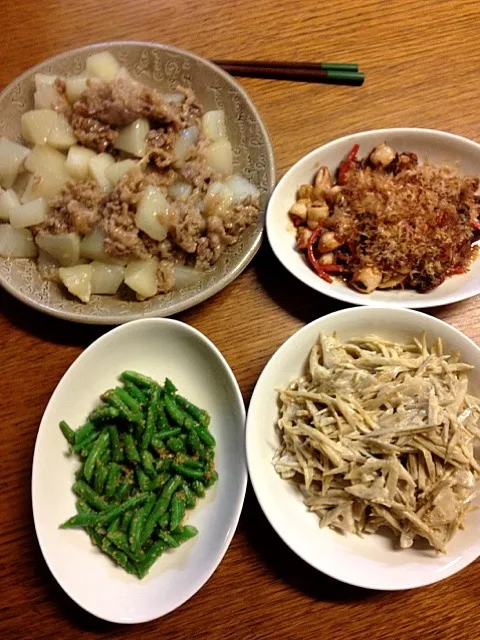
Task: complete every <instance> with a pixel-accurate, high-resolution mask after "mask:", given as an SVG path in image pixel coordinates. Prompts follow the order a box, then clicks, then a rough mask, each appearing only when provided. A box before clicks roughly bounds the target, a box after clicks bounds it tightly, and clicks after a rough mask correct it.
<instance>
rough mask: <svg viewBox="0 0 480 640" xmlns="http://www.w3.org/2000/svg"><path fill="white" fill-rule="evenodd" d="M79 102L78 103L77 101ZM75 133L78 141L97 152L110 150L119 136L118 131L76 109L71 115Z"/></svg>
mask: <svg viewBox="0 0 480 640" xmlns="http://www.w3.org/2000/svg"><path fill="white" fill-rule="evenodd" d="M75 104H77V103H75ZM71 125H72V129H73V135H74V136H75V137H76V138H77V140H78V142H79V143H80V144H82V145H83V146H84V147H87V148H88V149H93V151H96V152H97V153H102V151H107V150H109V149H110V148H111V147H112V146H113V145H114V144H115V140H116V139H117V138H118V131H116V130H115V129H113V128H112V127H111V126H110V125H108V124H104V123H103V122H100V121H99V120H96V119H95V118H92V117H90V116H84V115H81V114H80V113H78V112H76V111H75V110H74V112H73V114H72V117H71Z"/></svg>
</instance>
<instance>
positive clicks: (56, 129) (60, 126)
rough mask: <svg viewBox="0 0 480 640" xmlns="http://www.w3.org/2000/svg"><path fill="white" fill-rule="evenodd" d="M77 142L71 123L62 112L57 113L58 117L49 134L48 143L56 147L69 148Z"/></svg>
mask: <svg viewBox="0 0 480 640" xmlns="http://www.w3.org/2000/svg"><path fill="white" fill-rule="evenodd" d="M76 142H77V139H76V138H75V136H74V135H73V129H72V127H71V126H70V123H69V122H68V120H67V119H66V117H65V116H64V115H63V114H62V113H57V119H56V121H55V124H54V125H53V129H52V130H51V131H50V133H49V135H48V138H47V143H48V144H49V145H51V146H52V147H55V148H56V149H69V148H70V147H71V146H72V145H74V144H76Z"/></svg>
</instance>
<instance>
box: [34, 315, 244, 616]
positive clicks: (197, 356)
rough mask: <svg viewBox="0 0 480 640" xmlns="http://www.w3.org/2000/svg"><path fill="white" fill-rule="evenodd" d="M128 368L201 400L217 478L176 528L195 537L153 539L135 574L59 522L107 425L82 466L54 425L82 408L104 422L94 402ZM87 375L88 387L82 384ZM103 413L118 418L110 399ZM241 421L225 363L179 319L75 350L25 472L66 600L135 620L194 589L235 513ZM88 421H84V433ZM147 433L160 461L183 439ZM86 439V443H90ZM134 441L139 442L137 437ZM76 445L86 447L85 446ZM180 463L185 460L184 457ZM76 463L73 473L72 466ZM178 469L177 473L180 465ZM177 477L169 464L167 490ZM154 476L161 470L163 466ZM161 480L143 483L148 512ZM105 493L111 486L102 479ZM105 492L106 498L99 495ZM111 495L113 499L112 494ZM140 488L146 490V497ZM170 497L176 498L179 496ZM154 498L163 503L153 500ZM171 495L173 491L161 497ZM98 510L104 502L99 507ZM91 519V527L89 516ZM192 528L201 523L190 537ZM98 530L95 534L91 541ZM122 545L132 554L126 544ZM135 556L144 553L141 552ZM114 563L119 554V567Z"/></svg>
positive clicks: (169, 606) (122, 331) (78, 418)
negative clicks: (150, 555)
mask: <svg viewBox="0 0 480 640" xmlns="http://www.w3.org/2000/svg"><path fill="white" fill-rule="evenodd" d="M132 369H133V370H136V371H138V372H141V373H142V374H144V375H146V376H149V377H151V378H153V379H155V380H159V381H162V383H163V381H164V380H165V378H166V377H169V378H171V379H172V380H174V381H175V382H176V384H177V385H178V387H179V391H180V390H181V391H182V393H183V394H184V395H185V397H186V398H188V400H189V401H191V402H192V403H194V404H195V405H197V407H202V409H204V410H205V415H207V412H208V414H209V416H210V424H209V427H208V429H209V432H210V433H211V435H212V436H213V438H214V440H215V441H216V445H215V457H214V465H215V469H216V472H217V473H218V480H217V481H216V482H215V483H214V484H213V486H211V488H209V489H208V490H207V491H206V495H205V497H204V498H203V499H199V500H198V501H197V504H196V506H195V507H194V508H193V509H191V510H188V509H187V511H186V514H185V515H184V520H183V525H184V526H183V528H182V527H180V528H177V527H175V528H174V531H177V532H178V533H180V532H182V531H183V532H185V533H186V534H187V537H188V535H189V533H193V534H194V537H193V538H192V539H185V542H184V543H183V544H182V545H181V546H180V547H179V548H172V549H170V550H167V548H166V547H164V546H163V544H162V542H161V540H159V541H157V543H156V547H154V550H153V552H154V553H155V549H156V550H157V551H160V552H162V553H161V556H160V557H159V558H158V559H157V560H156V562H155V563H154V564H153V565H152V566H151V567H150V568H149V573H148V575H146V576H145V577H143V579H142V580H140V579H139V576H140V577H142V575H145V574H144V573H143V571H140V573H137V574H136V571H133V573H127V572H126V571H125V570H124V569H127V571H129V570H130V567H131V565H130V564H129V563H127V560H126V556H124V555H123V554H122V553H121V552H120V554H119V550H118V549H117V550H116V551H113V556H111V557H109V555H108V551H109V549H110V546H105V544H103V546H102V543H101V542H99V546H102V549H103V550H104V551H105V552H106V553H102V551H101V550H100V548H99V546H97V547H96V546H94V545H92V543H91V541H90V540H89V537H88V535H86V533H85V530H84V529H83V528H79V527H76V526H75V527H72V528H60V525H61V524H62V523H64V522H65V521H66V520H68V519H69V518H70V517H71V516H73V515H74V514H75V512H76V508H75V504H76V500H77V499H78V496H79V494H78V492H77V495H75V493H74V492H73V491H72V484H73V483H74V482H77V483H78V482H80V485H81V486H80V485H78V484H77V487H76V489H78V488H80V492H82V487H83V490H85V485H86V483H87V481H88V480H89V479H91V476H92V475H93V470H94V469H97V471H98V469H99V466H98V464H96V465H95V456H98V455H99V454H101V452H102V451H101V446H102V439H103V438H105V433H106V431H107V430H106V429H103V431H102V432H101V436H100V437H99V438H98V439H97V446H96V449H91V455H90V457H87V458H86V459H85V458H83V462H84V465H83V466H81V464H80V462H79V460H78V458H77V456H76V455H73V454H71V453H70V454H69V449H70V448H69V446H68V442H67V441H66V440H65V438H64V436H63V435H62V432H61V430H60V429H59V423H60V422H61V421H65V423H68V424H69V425H72V426H73V425H74V426H75V427H77V426H78V425H81V424H84V423H85V421H86V418H87V416H89V415H90V418H91V420H93V421H95V420H97V419H100V420H102V418H101V417H100V416H99V415H98V411H97V417H95V416H92V415H91V412H92V410H94V409H95V407H98V405H99V403H98V398H99V396H100V395H101V394H104V392H105V390H106V389H107V388H109V387H115V386H117V385H118V384H119V383H118V377H119V375H120V374H121V373H122V372H123V371H125V370H132ZM127 376H128V374H127ZM87 380H88V384H86V383H85V381H87ZM126 388H127V387H126ZM104 397H105V398H106V396H105V395H104ZM124 397H125V396H124ZM129 402H131V399H130V400H129ZM116 406H120V407H121V403H120V404H119V403H118V401H117V403H116ZM101 410H102V411H105V410H107V411H110V413H111V414H112V415H111V416H110V418H109V421H110V422H112V421H113V422H114V421H115V416H117V419H118V411H117V410H115V411H113V412H112V407H111V406H107V405H104V406H102V407H101ZM104 418H105V416H104ZM244 420H245V409H244V405H243V400H242V397H241V394H240V390H239V388H238V384H237V382H236V380H235V377H234V375H233V373H232V372H231V370H230V368H229V367H228V364H227V363H226V362H225V360H224V358H223V357H222V355H221V354H220V352H219V351H218V350H217V349H216V348H215V346H214V345H213V344H212V343H211V342H210V341H209V340H208V339H207V338H205V337H204V336H203V335H202V334H201V333H200V332H198V331H196V330H195V329H193V328H191V327H188V326H187V325H185V324H182V323H180V322H178V321H175V320H167V319H159V318H156V319H155V318H152V319H145V320H138V321H135V322H132V323H128V324H126V325H123V326H121V327H118V328H117V329H114V330H113V331H111V332H109V333H107V334H106V335H104V336H103V337H102V338H100V339H98V340H97V341H96V342H94V343H93V344H92V345H91V346H90V347H89V348H88V349H86V350H85V351H84V352H83V353H82V355H81V356H80V357H79V358H78V359H77V360H76V361H75V362H74V363H73V364H72V366H71V367H70V369H69V370H68V371H67V373H66V374H65V375H64V376H63V378H62V380H61V381H60V383H59V385H58V386H57V388H56V390H55V392H54V394H53V396H52V398H51V400H50V402H49V404H48V406H47V408H46V410H45V414H44V416H43V418H42V422H41V424H40V428H39V431H38V436H37V442H36V446H35V454H34V460H33V471H32V504H33V514H34V521H35V528H36V532H37V536H38V540H39V543H40V547H41V550H42V553H43V555H44V557H45V560H46V562H47V564H48V566H49V568H50V570H51V571H52V573H53V575H54V576H55V578H56V579H57V580H58V582H59V584H60V585H61V586H62V588H63V589H64V590H65V591H66V593H67V594H68V595H69V596H70V597H71V598H72V599H73V600H75V601H76V602H77V603H78V604H79V605H80V606H82V607H83V608H84V609H86V610H87V611H89V612H91V613H92V614H94V615H96V616H97V617H99V618H103V619H105V620H109V621H112V622H122V623H137V622H144V621H147V620H152V619H154V618H158V617H160V616H162V615H165V614H166V613H168V612H169V611H172V610H173V609H175V608H176V607H178V606H180V605H181V604H182V603H183V602H185V601H186V600H188V599H189V598H190V597H191V596H192V595H193V594H194V593H195V592H196V591H197V590H198V589H200V588H201V586H202V585H203V584H204V583H205V582H206V580H208V578H209V577H210V575H211V574H212V573H213V572H214V571H215V569H216V567H217V565H218V564H219V562H220V561H221V559H222V557H223V555H224V553H225V552H226V550H227V547H228V545H229V543H230V540H231V539H232V536H233V534H234V532H235V528H236V525H237V522H238V518H239V516H240V511H241V508H242V504H243V499H244V495H245V489H246V479H247V471H246V464H245V458H244ZM102 424H106V423H105V422H104V423H102ZM62 426H63V431H64V434H66V436H67V437H68V438H69V437H70V435H71V434H69V432H68V429H67V428H66V426H65V424H63V423H62ZM89 428H90V429H91V425H90V427H87V430H88V429H89ZM155 433H157V436H155ZM152 435H153V440H154V443H153V444H155V439H156V438H157V439H159V442H157V443H156V444H155V446H156V447H157V450H156V452H154V450H153V449H151V447H150V451H152V452H154V456H153V458H152V456H151V455H150V456H149V459H150V462H152V460H153V461H154V462H155V461H156V462H157V463H160V462H161V461H160V460H157V459H156V455H157V453H158V451H160V452H163V454H162V455H164V456H165V458H166V459H167V458H169V459H171V458H172V456H170V455H169V451H171V450H172V449H170V447H173V446H174V444H175V442H174V440H176V445H178V446H179V447H181V446H182V441H181V439H180V438H175V437H174V438H173V440H169V441H166V443H164V444H162V443H163V440H162V435H161V434H160V436H158V430H157V428H155V429H154V431H153V432H152ZM172 435H173V436H175V435H179V436H181V429H180V428H178V429H175V430H174V434H172ZM127 436H128V433H127V432H125V433H124V434H123V435H121V438H122V442H125V446H129V443H130V444H132V442H133V441H132V437H133V436H128V437H129V442H127V440H126V439H125V441H124V440H123V438H126V437H127ZM88 437H89V436H87V437H86V438H87V439H86V440H84V442H87V441H88ZM143 437H145V434H144V436H143ZM140 440H141V438H140ZM211 440H212V439H211V438H210V441H211ZM107 441H108V435H107ZM103 444H104V443H103ZM111 444H112V443H111ZM153 444H152V446H153ZM137 445H138V447H139V448H140V445H139V441H137ZM112 446H113V444H112ZM200 446H201V445H200ZM82 447H84V448H87V444H85V445H82ZM187 447H188V435H187ZM175 448H176V446H175ZM207 449H208V448H207ZM113 455H115V454H113ZM125 455H126V456H127V459H128V460H132V461H134V459H135V455H133V458H132V457H131V454H130V453H127V451H126V452H125ZM142 460H143V456H142ZM87 461H89V462H87ZM145 461H146V460H145ZM183 461H184V462H187V464H189V461H188V459H187V457H186V458H184V460H183ZM147 462H148V461H147ZM191 462H192V463H193V460H191ZM110 466H112V463H110ZM198 466H199V465H198V464H197V466H195V465H194V466H193V467H192V468H195V469H196V468H198ZM135 467H137V469H136V470H137V472H138V473H139V474H140V473H141V475H139V476H138V478H139V479H140V481H141V480H142V478H143V481H146V482H147V484H148V482H149V481H148V478H147V477H146V474H145V473H143V471H141V468H145V467H142V465H140V464H135ZM80 468H81V471H80V473H77V472H78V471H79V469H80ZM139 469H140V471H139ZM178 469H180V471H181V469H182V466H180V467H178ZM184 471H185V469H184ZM127 473H128V470H127ZM175 474H177V472H175V471H174V472H173V475H172V476H171V478H170V480H172V479H173V484H172V487H173V490H176V489H179V487H180V479H179V478H177V479H175V478H176V475H175ZM194 474H195V472H194ZM160 475H162V476H163V475H165V474H164V473H163V472H161V473H160ZM180 475H181V474H180ZM153 477H154V478H157V480H160V476H159V475H157V476H156V475H155V474H154V475H153ZM187 477H188V469H187ZM215 477H216V474H215ZM213 479H214V478H212V480H213ZM163 480H165V481H166V484H165V485H162V487H161V489H160V491H157V490H156V489H154V488H153V487H150V488H149V487H147V488H146V491H147V493H148V494H149V495H151V496H153V495H154V494H155V497H154V501H155V506H154V509H156V508H157V507H156V505H157V504H158V507H159V509H160V510H162V502H165V497H166V494H167V493H168V492H169V491H170V489H172V487H168V486H167V485H168V478H166V477H165V478H163ZM163 480H162V481H163ZM132 482H134V480H133V478H132ZM92 484H93V483H92ZM190 486H192V483H190ZM194 488H195V487H194ZM144 489H145V487H144ZM118 490H120V487H119V486H118ZM164 490H165V492H166V493H165V494H163V491H164ZM86 491H87V495H86V500H87V502H88V501H90V500H91V494H92V491H91V490H89V489H88V487H87V488H86ZM105 491H106V492H107V494H108V493H109V491H108V486H107V489H106V490H105ZM141 493H142V492H141V490H138V491H137V490H136V489H134V494H132V498H133V500H134V501H135V500H138V498H135V495H137V496H138V495H140V498H139V499H140V501H141V500H142V499H143V498H142V495H141ZM83 495H84V496H85V493H83ZM103 495H104V497H105V493H104V494H103ZM111 495H112V500H115V494H114V493H112V494H111ZM143 495H144V497H145V495H146V494H145V493H144V494H143ZM162 495H163V498H162ZM177 495H178V497H180V496H181V494H180V493H179V494H177ZM104 497H102V498H100V500H103V499H104ZM184 497H185V496H182V499H183V498H184ZM159 498H162V500H160V501H159V500H158V499H159ZM171 498H172V495H170V496H169V497H168V500H170V499H171ZM97 500H98V499H97ZM80 504H81V502H80ZM89 504H91V502H90V503H89ZM111 504H112V506H113V507H114V508H115V504H117V505H118V504H125V501H124V500H123V499H120V498H119V500H118V502H117V503H115V502H112V503H111ZM129 504H130V503H129ZM78 506H79V503H77V508H78ZM127 506H128V505H127ZM132 506H134V505H132ZM164 506H165V505H164ZM172 506H173V505H172ZM178 506H179V505H178ZM99 508H102V504H100V505H99ZM163 511H164V510H163ZM102 513H103V512H102ZM105 513H107V512H105ZM117 515H119V514H117ZM122 515H124V513H122ZM180 515H181V514H180ZM157 516H160V511H158V510H157V514H156V517H155V521H156V519H158V518H157ZM178 516H179V514H177V515H176V516H175V518H178ZM87 519H88V517H87ZM107 519H108V516H107ZM152 522H153V520H152ZM179 522H180V521H179ZM179 522H177V525H178V524H179ZM109 523H111V520H109ZM90 524H92V526H93V523H90ZM97 524H98V523H97ZM170 524H171V522H170ZM87 530H88V527H87ZM152 530H153V529H152ZM195 530H198V534H196V535H195ZM131 532H132V530H131V528H130V533H129V534H128V533H127V535H131ZM104 533H105V531H104V532H103V534H104ZM103 534H102V535H103ZM96 535H97V534H96V533H95V532H93V536H94V537H93V539H94V541H95V540H96V539H95V536H96ZM117 535H118V532H117ZM162 535H164V534H162ZM172 535H173V532H172ZM168 539H169V538H168V533H167V540H168ZM147 544H148V543H147ZM159 545H160V546H159ZM166 546H168V545H166ZM174 546H175V545H174ZM150 548H151V547H150ZM128 552H129V554H130V555H131V550H129V551H128ZM141 556H142V557H145V556H144V555H143V554H142V553H141ZM112 558H113V560H114V561H112ZM122 558H123V560H124V561H123V560H122ZM115 561H120V562H121V564H122V565H123V568H122V566H120V565H118V564H116V563H115ZM138 566H139V565H138ZM145 568H146V567H145Z"/></svg>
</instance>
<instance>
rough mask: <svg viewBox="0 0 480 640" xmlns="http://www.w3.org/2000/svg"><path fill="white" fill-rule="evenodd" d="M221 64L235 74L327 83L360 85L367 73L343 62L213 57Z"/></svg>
mask: <svg viewBox="0 0 480 640" xmlns="http://www.w3.org/2000/svg"><path fill="white" fill-rule="evenodd" d="M212 62H214V63H215V64H217V65H218V66H219V67H222V69H224V70H225V71H227V72H228V73H230V74H232V75H235V76H242V77H249V78H266V79H274V80H293V81H297V82H323V83H327V84H346V85H356V86H358V85H361V84H363V81H364V79H365V74H364V73H361V72H360V71H358V65H356V64H354V63H340V62H330V63H329V62H323V63H322V62H319V63H311V62H306V63H302V62H276V61H275V62H274V61H260V60H255V61H251V62H249V61H240V60H212Z"/></svg>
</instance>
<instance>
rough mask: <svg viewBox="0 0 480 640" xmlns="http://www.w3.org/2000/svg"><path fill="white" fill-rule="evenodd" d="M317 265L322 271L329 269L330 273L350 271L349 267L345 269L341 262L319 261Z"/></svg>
mask: <svg viewBox="0 0 480 640" xmlns="http://www.w3.org/2000/svg"><path fill="white" fill-rule="evenodd" d="M319 266H320V268H321V269H323V271H330V272H331V273H346V272H347V271H350V269H347V268H346V267H344V266H343V265H341V264H320V263H319Z"/></svg>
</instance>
